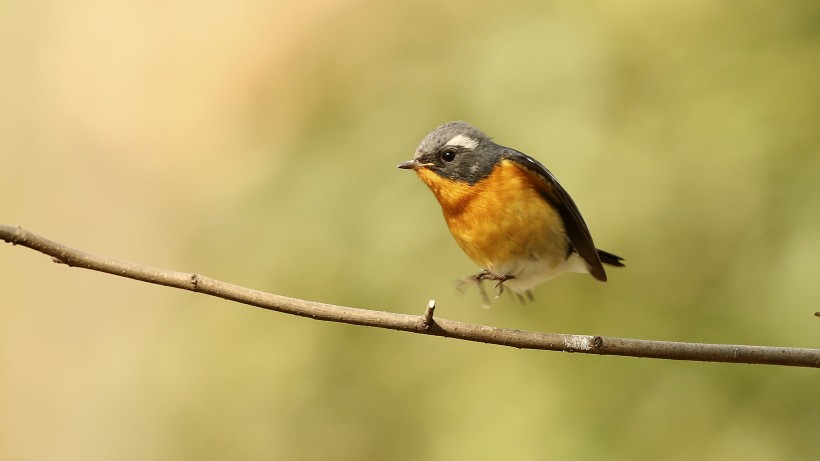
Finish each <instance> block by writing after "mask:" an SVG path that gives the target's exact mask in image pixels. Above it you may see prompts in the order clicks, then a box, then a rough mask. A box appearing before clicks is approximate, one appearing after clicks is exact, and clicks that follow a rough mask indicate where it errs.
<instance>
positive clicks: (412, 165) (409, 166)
mask: <svg viewBox="0 0 820 461" xmlns="http://www.w3.org/2000/svg"><path fill="white" fill-rule="evenodd" d="M430 165H431V164H430V163H419V162H418V161H416V160H408V161H406V162H401V163H399V164H398V167H399V168H401V169H403V170H418V169H419V168H424V167H428V166H430Z"/></svg>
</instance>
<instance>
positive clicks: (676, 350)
mask: <svg viewBox="0 0 820 461" xmlns="http://www.w3.org/2000/svg"><path fill="white" fill-rule="evenodd" d="M0 239H2V240H4V241H6V242H8V243H11V244H12V245H21V246H25V247H28V248H31V249H33V250H36V251H39V252H40V253H44V254H46V255H49V256H51V257H52V259H53V260H54V261H55V262H57V263H62V264H66V265H68V266H72V267H81V268H84V269H91V270H95V271H99V272H105V273H108V274H113V275H117V276H120V277H126V278H130V279H134V280H140V281H143V282H148V283H153V284H157V285H165V286H168V287H173V288H180V289H183V290H189V291H195V292H197V293H203V294H207V295H211V296H216V297H219V298H223V299H227V300H229V301H236V302H239V303H243V304H249V305H251V306H256V307H261V308H263V309H268V310H272V311H277V312H282V313H285V314H291V315H298V316H302V317H308V318H312V319H315V320H324V321H329V322H338V323H348V324H352V325H362V326H369V327H376V328H386V329H390V330H399V331H407V332H411V333H419V334H425V335H432V336H442V337H445V338H454V339H462V340H465V341H475V342H481V343H488V344H497V345H501V346H509V347H516V348H520V349H541V350H551V351H564V352H578V353H584V354H598V355H620V356H629V357H644V358H656V359H669V360H689V361H702V362H733V363H757V364H767V365H785V366H796V367H814V368H820V349H805V348H793V347H769V346H744V345H732V344H703V343H686V342H673V341H649V340H642V339H628V338H613V337H607V336H590V335H571V334H558V333H542V332H534V331H524V330H513V329H508V328H497V327H491V326H485V325H477V324H470V323H463V322H456V321H452V320H445V319H441V318H437V317H433V309H434V307H435V305H434V303H433V302H432V301H431V303H430V304H429V305H428V306H427V309H426V311H425V313H424V315H407V314H397V313H393V312H384V311H374V310H368V309H359V308H354V307H346V306H336V305H333V304H325V303H319V302H314V301H307V300H303V299H296V298H289V297H286V296H280V295H275V294H271V293H265V292H262V291H257V290H253V289H250V288H245V287H241V286H238V285H232V284H230V283H225V282H221V281H219V280H214V279H211V278H208V277H205V276H202V275H198V274H193V273H185V272H176V271H172V270H168V269H162V268H158V267H151V266H146V265H142V264H136V263H133V262H128V261H119V260H116V259H110V258H106V257H102V256H97V255H93V254H91V253H87V252H84V251H81V250H77V249H74V248H71V247H69V246H66V245H63V244H60V243H57V242H53V241H51V240H48V239H46V238H44V237H41V236H39V235H36V234H34V233H31V232H29V231H27V230H25V229H23V228H21V227H16V226H9V225H3V224H0Z"/></svg>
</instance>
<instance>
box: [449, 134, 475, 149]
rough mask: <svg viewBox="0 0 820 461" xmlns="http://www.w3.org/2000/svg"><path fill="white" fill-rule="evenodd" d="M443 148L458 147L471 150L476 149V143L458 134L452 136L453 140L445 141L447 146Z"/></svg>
mask: <svg viewBox="0 0 820 461" xmlns="http://www.w3.org/2000/svg"><path fill="white" fill-rule="evenodd" d="M445 146H458V147H463V148H465V149H469V150H473V149H475V148H476V147H478V141H476V140H475V139H473V138H471V137H469V136H465V135H463V134H459V135H456V136H453V139H451V140H449V141H447V144H445Z"/></svg>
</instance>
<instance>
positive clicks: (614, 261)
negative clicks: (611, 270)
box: [596, 249, 624, 267]
mask: <svg viewBox="0 0 820 461" xmlns="http://www.w3.org/2000/svg"><path fill="white" fill-rule="evenodd" d="M596 251H597V252H598V258H600V259H601V262H602V263H604V264H607V265H609V266H615V267H624V263H623V262H621V261H623V260H624V258H622V257H620V256H618V255H614V254H612V253H609V252H607V251H604V250H598V249H596Z"/></svg>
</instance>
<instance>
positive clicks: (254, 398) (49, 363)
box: [0, 0, 820, 460]
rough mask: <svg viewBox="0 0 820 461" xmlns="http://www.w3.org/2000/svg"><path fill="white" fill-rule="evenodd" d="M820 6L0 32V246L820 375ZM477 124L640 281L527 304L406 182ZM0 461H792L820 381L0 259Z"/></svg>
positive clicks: (380, 6)
mask: <svg viewBox="0 0 820 461" xmlns="http://www.w3.org/2000/svg"><path fill="white" fill-rule="evenodd" d="M818 82H820V6H818V3H817V2H811V1H804V2H802V1H786V2H765V1H744V2H722V3H721V2H711V1H687V2H682V1H680V2H675V1H669V2H653V1H648V0H629V1H619V2H486V3H481V4H479V3H475V2H467V1H445V2H432V1H422V2H412V3H410V2H408V3H398V2H396V3H388V2H374V1H364V0H361V1H353V0H348V1H328V0H318V1H312V2H295V1H294V2H285V1H283V2H253V1H239V2H212V1H205V2H183V1H170V2H116V3H112V2H104V1H99V0H88V1H65V2H58V1H54V0H52V1H43V2H22V1H10V2H5V3H2V4H0V100H2V109H0V160H2V164H1V165H0V193H2V196H3V197H4V199H3V200H2V203H0V216H1V218H0V220H1V221H2V222H5V223H9V224H19V225H22V226H24V227H26V228H28V229H30V230H32V231H34V232H38V233H41V234H43V235H46V236H48V237H50V238H52V239H54V240H58V241H61V242H63V243H66V244H69V245H74V246H76V247H79V248H82V249H85V250H88V251H92V252H95V253H99V254H103V255H107V256H111V257H116V258H120V259H128V260H134V261H137V262H143V263H148V264H152V265H156V266H162V267H168V268H172V269H177V270H183V271H191V272H198V273H202V274H205V275H208V276H212V277H215V278H219V279H222V280H226V281H229V282H233V283H237V284H241V285H245V286H250V287H254V288H258V289H261V290H266V291H271V292H275V293H279V294H283V295H288V296H295V297H302V298H307V299H312V300H318V301H324V302H330V303H336V304H345V305H351V306H357V307H364V308H373V309H382V310H388V311H393V312H403V313H421V312H422V311H423V308H424V306H425V304H426V303H427V301H428V299H431V298H435V299H436V300H437V301H438V306H439V308H438V315H440V316H442V317H445V318H449V319H455V320H461V321H468V322H478V323H482V324H488V325H494V326H503V327H510V328H522V329H529V330H542V331H555V332H563V333H585V334H601V335H609V336H626V337H636V338H644V339H665V340H680V341H699V342H723V343H743V344H760V345H781V346H796V347H818V346H820V319H817V318H816V317H814V316H813V313H814V312H815V311H818V310H820V278H818V274H820V270H818V260H820V147H818V146H820V130H819V129H818V127H819V126H820V84H818ZM453 119H464V120H468V121H470V122H472V123H473V124H475V125H476V126H478V127H480V128H482V129H483V130H485V131H486V132H488V134H490V135H491V136H494V137H495V138H496V140H497V141H498V142H500V143H502V144H506V145H510V146H513V147H515V148H517V149H519V150H522V151H523V152H526V153H529V154H531V155H533V156H534V157H536V158H537V159H539V160H541V161H542V162H543V163H544V164H546V165H547V166H548V167H549V168H550V169H551V170H552V171H553V172H554V173H555V174H556V175H557V176H558V178H559V179H560V180H561V181H562V183H563V185H564V186H565V187H566V188H567V189H568V190H569V192H570V193H571V194H572V195H573V197H574V198H575V200H576V202H577V203H578V205H579V207H580V209H581V211H582V212H583V213H584V216H585V217H586V220H587V223H588V224H589V226H590V228H591V230H592V233H593V235H594V237H595V239H596V243H597V244H598V246H600V247H602V248H604V249H607V250H610V251H612V252H615V253H617V254H620V255H622V256H624V257H625V258H626V260H627V264H628V268H626V269H624V270H611V271H610V282H609V283H607V284H601V283H597V282H595V281H594V280H593V279H592V278H591V277H588V276H580V275H575V274H570V275H564V276H562V277H559V278H558V279H556V280H554V281H552V282H550V283H548V284H545V285H543V286H541V287H539V288H538V289H537V290H536V292H535V295H536V298H537V302H535V303H530V304H526V305H521V304H518V303H516V302H515V301H514V300H513V299H511V298H510V299H507V298H505V299H500V300H498V301H497V302H495V303H494V305H493V307H492V308H491V309H482V308H481V307H480V298H479V296H478V294H477V292H475V291H474V290H473V291H468V292H466V293H464V294H459V293H458V292H457V291H456V290H455V289H454V287H453V281H454V280H456V279H458V278H460V277H462V276H464V275H467V274H469V273H472V272H475V271H476V268H475V267H474V266H473V264H472V263H471V262H470V261H469V260H468V259H467V258H466V257H465V256H464V255H462V254H461V252H460V251H459V249H458V248H457V246H456V245H455V243H454V242H452V240H451V237H450V235H449V233H448V232H447V230H446V227H445V224H444V222H443V220H442V219H441V216H440V211H439V209H438V205H437V204H436V203H435V201H434V200H433V197H432V195H431V194H430V192H429V191H428V190H427V189H426V187H424V185H423V184H422V183H421V182H419V181H418V180H417V179H416V178H415V177H414V176H413V175H412V174H410V173H408V172H406V171H400V170H397V169H396V168H395V165H396V164H397V163H398V162H400V161H402V160H406V159H408V158H410V157H411V156H412V155H413V151H414V149H415V147H416V146H417V144H418V142H419V141H420V140H421V138H422V137H423V136H424V135H425V134H426V133H427V132H428V131H429V130H431V129H433V128H434V127H435V126H437V125H439V124H441V123H443V122H446V121H449V120H453ZM0 288H1V289H0V458H1V459H10V460H11V459H27V460H51V459H62V460H75V459H76V460H89V459H117V460H131V459H133V460H143V459H162V460H165V459H168V460H181V459H196V460H205V459H214V460H217V459H259V460H261V459H334V460H362V459H395V460H402V459H474V460H483V459H552V458H557V457H563V458H565V459H581V458H582V457H584V458H586V457H593V456H596V457H598V458H599V459H608V460H656V459H665V460H691V459H699V460H725V459H746V460H782V459H811V458H812V457H816V456H818V455H820V437H818V433H820V394H818V389H820V375H818V374H817V371H815V370H811V369H808V370H807V369H790V368H779V367H767V366H749V365H730V364H701V363H683V362H681V363H678V362H665V361H658V360H645V359H634V358H618V357H597V356H583V355H571V354H562V353H551V352H534V351H520V350H516V349H508V348H501V347H496V346H488V345H482V344H475V343H466V342H461V341H455V340H445V339H441V338H432V337H424V336H417V335H410V334H405V333H397V332H392V331H385V330H376V329H368V328H361V327H353V326H346V325H339V324H331V323H323V322H315V321H312V320H307V319H302V318H295V317H288V316H285V315H281V314H276V313H271V312H266V311H262V310H259V309H254V308H250V307H246V306H242V305H237V304H232V303H228V302H225V301H221V300H218V299H211V298H208V297H205V296H200V295H195V294H191V293H187V292H182V291H178V290H172V289H167V288H162V287H156V286H151V285H147V284H142V283H137V282H134V281H129V280H125V279H118V278H116V277H112V276H109V275H103V274H97V273H93V272H88V271H82V270H77V269H67V268H66V267H64V266H59V265H55V264H52V263H51V262H50V261H49V260H48V258H45V257H43V256H41V255H37V254H36V253H34V252H32V251H29V250H27V249H24V248H13V247H11V246H8V245H5V246H2V247H0Z"/></svg>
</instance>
